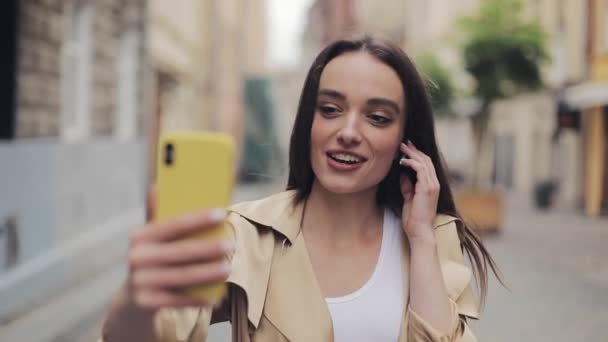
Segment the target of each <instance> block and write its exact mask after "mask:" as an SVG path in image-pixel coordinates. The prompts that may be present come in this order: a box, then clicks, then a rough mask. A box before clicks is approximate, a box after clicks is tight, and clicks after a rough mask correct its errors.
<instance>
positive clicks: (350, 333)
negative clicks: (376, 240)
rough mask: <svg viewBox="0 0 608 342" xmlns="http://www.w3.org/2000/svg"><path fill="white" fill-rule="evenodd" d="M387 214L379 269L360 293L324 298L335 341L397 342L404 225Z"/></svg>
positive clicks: (401, 301)
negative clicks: (402, 227) (402, 226)
mask: <svg viewBox="0 0 608 342" xmlns="http://www.w3.org/2000/svg"><path fill="white" fill-rule="evenodd" d="M399 222H400V220H399V218H398V217H397V216H395V215H394V214H393V213H392V212H391V211H390V210H388V209H387V210H385V211H384V223H383V228H382V246H381V247H380V256H379V257H378V262H377V264H376V268H375V269H374V272H373V273H372V276H371V277H370V278H369V280H368V281H367V282H366V283H365V285H363V286H362V287H361V288H360V289H358V290H357V291H355V292H353V293H351V294H348V295H346V296H343V297H335V298H325V301H326V302H327V306H328V307H329V313H330V315H331V319H332V322H333V327H334V341H335V342H346V341H348V342H358V341H361V342H363V341H365V342H367V341H377V342H384V341H386V342H389V341H390V342H395V341H397V339H398V338H399V330H400V328H401V320H402V319H403V312H404V307H403V268H402V267H401V264H402V260H401V250H400V248H401V239H402V234H401V225H400V223H399Z"/></svg>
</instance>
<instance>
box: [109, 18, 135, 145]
mask: <svg viewBox="0 0 608 342" xmlns="http://www.w3.org/2000/svg"><path fill="white" fill-rule="evenodd" d="M119 48H120V51H119V55H118V85H117V87H116V89H117V99H118V105H117V107H116V115H115V118H114V122H115V129H114V135H115V136H116V137H117V138H118V139H119V140H129V139H133V138H134V137H135V135H136V132H137V64H138V63H137V62H138V35H137V31H135V29H131V28H129V29H126V30H125V31H124V32H123V33H122V37H121V41H120V47H119Z"/></svg>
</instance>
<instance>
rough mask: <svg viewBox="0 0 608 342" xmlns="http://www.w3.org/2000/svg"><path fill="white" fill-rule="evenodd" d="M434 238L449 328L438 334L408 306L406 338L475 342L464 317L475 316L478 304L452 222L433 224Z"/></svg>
mask: <svg viewBox="0 0 608 342" xmlns="http://www.w3.org/2000/svg"><path fill="white" fill-rule="evenodd" d="M435 237H436V241H437V250H438V254H439V262H440V264H441V271H442V274H443V280H444V283H445V286H446V290H447V293H448V296H449V300H450V310H451V317H452V323H451V324H450V327H451V328H450V329H449V332H447V333H444V334H442V333H440V332H439V331H437V330H436V329H435V328H433V327H432V326H431V325H430V324H429V323H428V322H426V321H425V320H424V319H423V318H422V317H420V316H419V315H418V314H416V312H414V311H413V310H412V309H411V308H409V307H408V309H407V313H406V315H407V327H408V332H407V336H408V341H415V342H418V341H425V342H453V341H454V342H455V341H458V342H475V341H477V338H476V337H475V335H473V333H472V331H471V329H470V327H469V326H468V324H467V319H468V318H473V319H477V318H478V317H479V305H478V303H477V300H476V298H475V295H474V293H473V289H472V284H471V280H472V272H471V269H470V268H469V267H468V266H467V265H466V264H465V262H464V256H463V253H462V249H461V246H460V239H459V238H458V232H457V228H456V221H455V220H453V221H450V222H447V223H445V224H443V225H440V226H438V227H436V228H435Z"/></svg>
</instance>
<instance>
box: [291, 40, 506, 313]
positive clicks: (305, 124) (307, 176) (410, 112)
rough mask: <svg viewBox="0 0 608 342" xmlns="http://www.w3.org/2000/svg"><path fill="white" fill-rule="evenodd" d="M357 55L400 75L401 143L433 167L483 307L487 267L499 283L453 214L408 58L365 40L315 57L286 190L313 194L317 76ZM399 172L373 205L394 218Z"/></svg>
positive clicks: (442, 206)
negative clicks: (333, 63) (409, 144)
mask: <svg viewBox="0 0 608 342" xmlns="http://www.w3.org/2000/svg"><path fill="white" fill-rule="evenodd" d="M355 51H364V52H366V53H369V54H370V55H371V56H373V57H375V58H377V59H378V60H380V61H382V62H383V63H385V64H386V65H388V66H390V67H391V68H392V69H393V70H394V71H395V72H396V73H397V75H399V78H400V79H401V83H402V85H403V89H404V91H405V95H406V96H405V97H406V108H405V118H406V120H404V121H406V124H405V126H404V134H403V139H404V140H403V141H404V142H405V141H406V140H408V139H409V140H411V141H412V142H413V143H414V145H415V146H416V147H417V148H418V149H419V150H421V151H422V152H424V153H425V154H426V155H428V156H429V157H430V158H431V160H432V161H433V164H434V166H435V171H436V173H437V179H438V180H439V183H440V186H441V190H440V193H439V201H438V205H437V212H438V213H441V214H446V215H451V216H454V217H457V218H459V219H460V220H459V221H458V223H457V229H458V236H459V238H460V243H461V248H462V249H463V250H464V251H466V254H467V256H468V258H469V260H470V261H471V262H472V265H473V271H474V274H475V276H476V277H477V283H478V285H479V288H480V292H481V301H482V303H483V301H484V300H485V296H486V293H487V286H488V265H489V266H490V268H491V269H492V271H493V273H494V274H495V275H496V276H497V278H498V279H499V280H501V277H500V275H499V272H498V268H497V266H496V264H495V262H494V260H493V259H492V257H491V256H490V254H489V252H488V250H487V249H486V248H485V246H484V245H483V243H482V241H481V239H480V238H479V236H478V235H477V234H475V232H474V231H473V230H472V229H471V228H470V227H469V226H467V225H466V224H465V223H464V221H463V220H462V217H461V215H460V214H459V213H458V210H457V209H456V205H455V204H454V198H453V196H452V191H451V189H450V185H449V181H448V176H447V172H446V166H445V163H444V162H443V160H442V158H441V154H440V153H439V149H438V147H437V142H436V139H435V128H434V123H433V111H432V108H431V104H430V101H429V97H428V95H427V92H426V89H425V85H424V82H423V80H422V78H421V77H420V75H419V73H418V71H417V70H416V67H415V66H414V64H413V63H412V61H411V60H410V58H409V57H408V56H407V55H406V54H405V52H403V50H401V49H400V48H399V47H397V46H395V45H394V44H392V43H390V42H386V41H381V40H378V39H375V38H372V37H369V36H366V37H363V38H359V39H350V40H346V39H345V40H339V41H336V42H334V43H332V44H330V45H329V46H327V47H326V48H325V49H323V51H321V53H320V54H319V55H318V56H317V58H316V59H315V61H314V62H313V64H312V66H311V67H310V70H309V71H308V75H307V77H306V80H305V82H304V87H303V89H302V94H301V96H300V102H299V105H298V111H297V114H296V118H295V123H294V126H293V131H292V133H291V142H290V148H289V179H288V182H287V189H288V190H296V202H301V201H304V200H305V199H306V198H307V197H308V195H309V194H310V192H311V190H312V185H313V181H314V178H315V175H314V172H313V170H312V165H311V161H310V132H311V129H312V122H313V119H314V113H315V107H316V102H317V93H318V89H319V81H320V78H321V73H322V72H323V69H324V68H325V66H326V65H327V64H328V63H329V62H330V61H331V60H332V59H334V58H335V57H337V56H339V55H341V54H344V53H347V52H355ZM401 170H402V168H401V167H400V166H399V165H398V163H394V164H393V166H392V167H391V169H390V171H389V173H388V174H387V176H386V177H385V178H384V179H383V180H382V181H381V182H380V184H379V187H378V192H377V195H376V202H377V204H378V205H379V206H381V207H387V208H390V209H391V210H392V211H393V212H395V213H396V214H397V215H400V213H401V208H402V207H403V196H402V195H401V191H400V183H399V178H400V172H401ZM501 282H502V281H501Z"/></svg>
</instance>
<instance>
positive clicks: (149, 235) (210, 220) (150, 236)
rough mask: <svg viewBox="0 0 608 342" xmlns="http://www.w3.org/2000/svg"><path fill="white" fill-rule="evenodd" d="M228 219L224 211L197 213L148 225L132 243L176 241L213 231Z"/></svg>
mask: <svg viewBox="0 0 608 342" xmlns="http://www.w3.org/2000/svg"><path fill="white" fill-rule="evenodd" d="M225 217H226V211H225V210H223V209H213V210H210V211H204V212H196V213H191V214H186V215H183V216H180V217H178V218H176V219H174V220H169V221H166V222H161V223H156V224H148V225H145V226H144V227H143V228H141V229H139V230H137V231H136V232H134V233H133V235H132V236H131V243H141V242H160V241H170V240H176V239H179V238H182V237H186V236H189V235H191V234H193V233H196V232H200V231H201V230H206V229H211V228H214V227H216V226H217V225H218V224H219V223H221V222H222V221H223V220H224V218H225Z"/></svg>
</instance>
